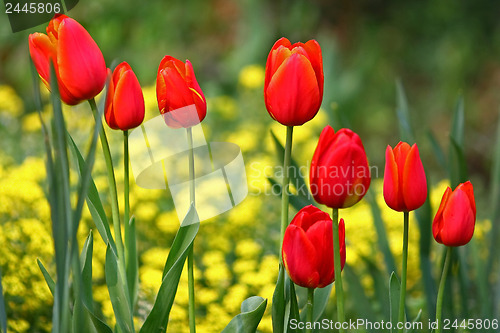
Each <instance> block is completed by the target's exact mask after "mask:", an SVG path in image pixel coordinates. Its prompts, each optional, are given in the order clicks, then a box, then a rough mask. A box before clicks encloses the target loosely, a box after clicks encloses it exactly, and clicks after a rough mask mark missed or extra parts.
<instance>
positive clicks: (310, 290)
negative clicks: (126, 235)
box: [306, 288, 314, 333]
mask: <svg viewBox="0 0 500 333" xmlns="http://www.w3.org/2000/svg"><path fill="white" fill-rule="evenodd" d="M313 310H314V288H308V289H307V320H306V333H311V332H312V326H313Z"/></svg>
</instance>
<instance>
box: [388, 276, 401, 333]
mask: <svg viewBox="0 0 500 333" xmlns="http://www.w3.org/2000/svg"><path fill="white" fill-rule="evenodd" d="M400 290H401V284H400V283H399V279H398V277H397V276H396V273H394V272H392V274H391V277H390V279H389V307H390V309H391V323H392V327H393V329H391V332H395V331H396V330H395V328H396V327H397V322H398V315H399V292H400Z"/></svg>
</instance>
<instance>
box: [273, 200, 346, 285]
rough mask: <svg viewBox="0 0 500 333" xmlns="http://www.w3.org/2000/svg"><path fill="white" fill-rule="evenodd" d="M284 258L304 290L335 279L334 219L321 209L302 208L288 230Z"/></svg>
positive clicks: (342, 247) (342, 255)
mask: <svg viewBox="0 0 500 333" xmlns="http://www.w3.org/2000/svg"><path fill="white" fill-rule="evenodd" d="M338 237H339V244H340V261H341V270H342V269H343V268H344V264H345V258H346V254H345V253H346V252H345V251H346V250H345V226H344V220H342V219H340V223H339V236H338ZM282 257H283V263H284V264H285V268H286V270H287V272H288V275H290V278H291V279H292V281H293V282H294V283H295V284H297V285H299V286H301V287H305V288H323V287H325V286H327V285H329V284H330V283H332V282H333V281H334V280H335V269H334V261H333V260H334V259H333V231H332V219H331V218H330V216H329V215H328V214H327V213H325V212H323V211H321V210H320V209H318V208H316V207H314V206H312V205H309V206H306V207H304V208H302V209H301V210H300V211H299V212H298V213H297V215H295V217H294V218H293V220H292V222H291V223H290V225H289V226H288V227H287V228H286V230H285V236H284V238H283V248H282Z"/></svg>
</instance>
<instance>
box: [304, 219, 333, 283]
mask: <svg viewBox="0 0 500 333" xmlns="http://www.w3.org/2000/svg"><path fill="white" fill-rule="evenodd" d="M306 235H307V238H308V239H309V241H310V242H311V244H313V245H314V247H315V248H316V256H317V264H318V266H317V267H316V270H317V271H318V273H319V278H320V280H319V284H318V288H323V287H325V286H327V285H329V284H330V283H332V282H333V281H334V276H335V272H334V266H333V263H334V262H333V237H332V235H333V233H332V220H331V219H328V220H319V221H316V223H314V224H313V225H312V226H311V227H310V228H309V229H308V230H307V232H306Z"/></svg>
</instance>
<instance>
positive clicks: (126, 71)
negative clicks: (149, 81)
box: [104, 62, 144, 131]
mask: <svg viewBox="0 0 500 333" xmlns="http://www.w3.org/2000/svg"><path fill="white" fill-rule="evenodd" d="M104 110H105V111H104V117H105V119H106V123H107V124H108V125H109V127H111V128H112V129H120V130H122V131H126V130H129V129H132V128H135V127H137V126H139V125H140V124H141V123H142V121H143V120H144V96H143V95H142V89H141V85H140V84H139V81H138V80H137V77H136V76H135V74H134V72H133V71H132V68H131V67H130V65H129V64H128V63H126V62H122V63H121V64H119V65H118V66H116V68H115V70H114V71H113V74H112V75H111V79H110V82H109V88H108V93H107V96H106V106H105V109H104Z"/></svg>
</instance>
